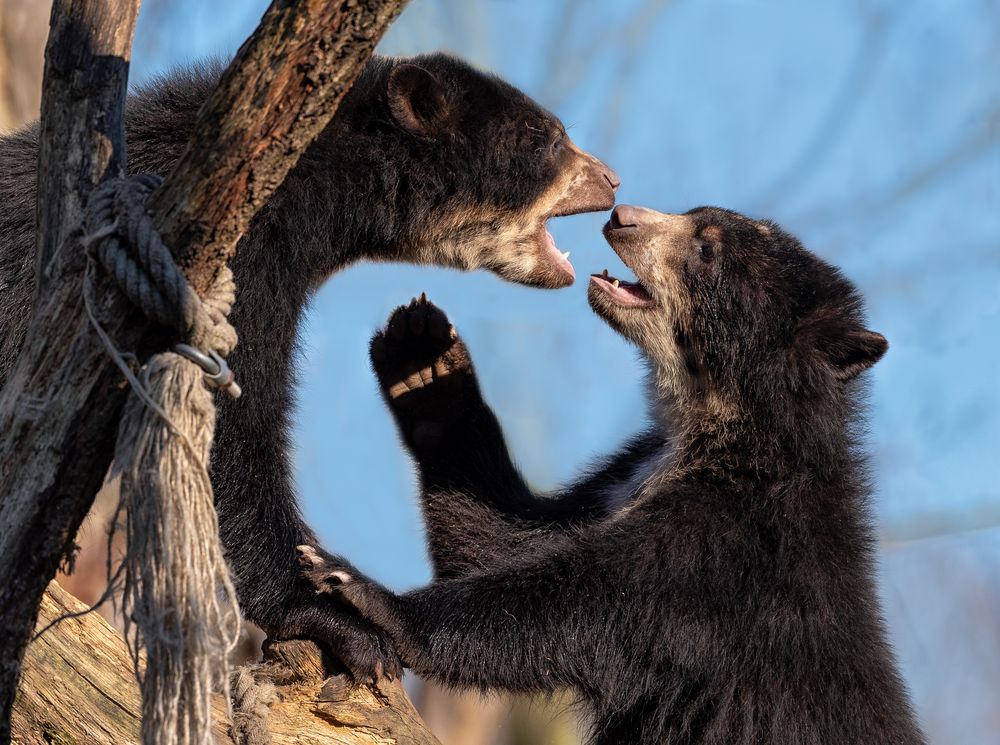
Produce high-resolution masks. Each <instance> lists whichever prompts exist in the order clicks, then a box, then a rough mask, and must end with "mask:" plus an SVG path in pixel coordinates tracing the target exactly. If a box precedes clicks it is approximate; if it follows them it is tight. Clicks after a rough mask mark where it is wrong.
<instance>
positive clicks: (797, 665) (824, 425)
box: [300, 206, 923, 745]
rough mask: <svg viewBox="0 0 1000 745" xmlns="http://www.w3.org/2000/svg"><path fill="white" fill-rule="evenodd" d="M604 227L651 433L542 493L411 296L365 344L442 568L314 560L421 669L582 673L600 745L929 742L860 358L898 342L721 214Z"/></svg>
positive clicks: (464, 358)
mask: <svg viewBox="0 0 1000 745" xmlns="http://www.w3.org/2000/svg"><path fill="white" fill-rule="evenodd" d="M605 236H606V238H607V240H608V241H609V243H610V244H611V246H612V247H613V248H614V250H615V251H616V252H617V253H618V255H619V256H620V257H621V258H622V260H623V261H624V262H625V264H626V265H628V266H629V267H630V268H631V269H632V270H633V271H634V272H635V274H636V276H637V277H638V281H637V282H627V281H623V280H618V279H615V278H614V277H611V276H609V275H608V274H607V273H606V272H605V273H604V274H601V275H594V276H593V277H592V278H591V284H590V291H589V299H590V304H591V307H592V308H593V309H594V311H595V312H596V313H597V314H598V315H599V316H601V317H602V318H603V319H604V320H606V321H607V322H608V324H610V325H611V326H612V327H613V328H614V329H616V330H617V331H618V332H619V333H621V334H622V335H623V336H625V337H626V338H627V339H629V340H631V341H632V342H634V343H635V344H636V345H637V346H638V347H639V349H640V350H641V351H642V352H643V354H644V355H645V357H646V358H647V359H648V361H649V368H650V391H651V396H652V399H653V409H654V414H655V416H654V425H653V427H652V428H651V429H650V431H649V432H647V433H644V434H642V435H640V436H638V437H637V438H636V439H635V440H633V441H632V442H631V443H629V444H628V445H627V446H626V447H625V448H624V449H623V450H622V451H621V452H620V453H618V454H617V455H614V456H613V457H612V458H611V459H610V460H609V461H608V462H607V464H606V465H605V466H604V467H603V468H601V469H598V470H597V471H595V472H594V473H592V474H591V475H589V476H586V477H585V478H583V479H582V480H581V481H580V482H578V483H577V484H575V485H574V486H571V487H570V488H569V489H567V490H565V491H563V492H561V493H559V494H556V495H553V496H549V497H540V496H537V495H535V494H533V493H532V492H531V490H530V489H529V488H528V487H527V486H526V485H525V483H524V481H523V480H522V478H521V476H520V475H519V474H518V472H517V470H516V469H515V467H514V466H513V465H512V463H511V461H510V458H509V455H508V454H507V450H506V447H505V445H504V442H503V436H502V432H501V430H500V428H499V425H498V424H497V421H496V418H495V417H494V416H493V414H492V412H491V411H490V410H489V408H488V407H487V406H486V404H485V403H484V402H483V401H482V398H481V396H480V395H479V391H478V386H477V384H476V381H475V377H474V374H473V370H472V366H471V363H470V360H469V357H468V354H467V352H466V350H465V347H464V345H463V344H462V342H461V340H460V339H459V338H458V337H457V334H455V332H454V330H453V329H451V328H450V326H449V324H448V322H447V319H446V318H445V317H444V315H443V314H442V313H441V312H440V311H438V310H437V309H436V308H434V307H433V306H431V305H429V304H427V303H426V302H423V301H420V302H414V303H413V304H411V306H410V307H409V308H404V309H400V310H399V311H397V312H396V313H395V314H394V316H393V317H392V319H391V321H390V323H389V326H388V327H387V329H386V330H385V331H384V332H383V333H382V334H380V335H378V336H377V337H376V339H375V340H374V342H373V345H372V358H373V362H374V364H375V368H376V372H377V373H378V375H379V379H380V382H381V384H382V387H383V391H384V392H385V395H386V398H387V401H388V403H389V405H390V407H391V409H392V411H393V413H394V415H395V416H396V418H397V420H398V423H399V426H400V429H401V431H402V434H403V436H404V439H405V441H406V443H407V445H408V446H409V447H410V449H411V450H412V452H413V454H414V456H415V458H416V460H417V463H418V464H419V469H420V476H421V482H422V487H423V492H424V493H423V500H424V506H425V510H426V515H427V522H428V530H429V532H430V536H431V548H432V553H433V556H434V561H435V568H436V570H437V571H438V575H439V578H438V580H437V581H436V582H435V583H434V584H432V585H430V586H429V587H426V588H424V589H420V590H416V591H413V592H409V593H406V594H403V595H395V594H393V593H391V592H389V591H387V590H386V589H384V588H382V587H380V586H379V585H377V584H376V583H374V582H372V581H370V580H368V579H366V578H364V577H362V576H360V575H359V574H358V573H356V572H355V571H354V570H353V569H352V568H350V567H346V566H332V565H329V564H328V563H327V562H326V560H324V558H322V557H320V556H319V555H317V554H316V553H315V552H313V551H312V550H311V549H310V548H309V547H301V548H300V555H301V561H302V563H303V565H304V566H305V567H306V570H305V571H306V573H307V575H308V576H309V577H310V578H311V579H312V581H313V582H314V584H316V586H317V588H318V589H320V590H322V591H326V592H331V593H335V594H337V595H339V596H340V597H342V598H343V599H345V600H346V601H347V602H349V603H351V604H352V605H354V606H355V607H356V608H358V610H359V611H360V612H361V613H362V614H363V615H365V616H366V617H368V618H370V619H371V620H372V621H374V622H375V623H377V624H379V625H380V626H382V627H383V628H384V629H385V630H386V632H387V633H388V634H389V635H390V637H391V638H392V640H393V642H394V644H395V645H396V649H397V650H398V652H399V654H400V656H401V657H402V659H403V661H404V662H405V664H406V665H408V666H409V667H411V668H413V669H414V670H415V671H416V672H418V673H419V674H421V675H425V676H430V677H433V678H435V679H437V680H439V681H442V682H444V683H445V684H450V685H456V686H475V687H479V688H483V689H502V690H507V691H515V692H539V691H542V692H544V691H550V690H553V689H556V688H573V689H575V690H576V691H577V692H578V693H579V695H580V696H581V698H582V700H583V701H584V702H585V703H586V704H587V707H588V709H589V710H590V712H591V713H592V715H593V741H594V742H597V743H607V744H608V745H610V744H611V743H651V744H652V743H658V744H660V743H668V744H675V743H677V744H679V743H704V744H709V743H711V744H715V743H719V744H721V743H727V744H731V743H755V744H758V745H760V744H764V743H787V744H792V743H795V745H820V744H821V743H824V744H825V743H838V744H844V745H862V744H865V745H870V744H871V743H893V744H895V745H917V744H918V743H922V742H923V738H922V736H921V734H920V732H919V729H918V727H917V725H916V723H915V720H914V717H913V714H912V712H911V710H910V705H909V703H908V700H907V695H906V692H905V690H904V687H903V685H902V683H901V681H900V679H899V676H898V674H897V672H896V669H895V664H894V661H893V657H892V653H891V651H890V649H889V646H888V643H887V640H886V635H885V630H884V628H883V626H882V622H881V620H880V618H879V610H878V600H877V595H876V592H875V581H874V571H873V555H872V553H873V552H872V548H873V544H874V540H873V536H872V530H871V524H870V519H869V516H868V508H867V505H868V499H869V486H868V482H867V477H866V473H865V468H864V462H863V456H862V454H861V453H860V451H859V441H858V434H857V433H858V429H859V425H860V423H861V417H860V393H861V391H860V388H861V384H860V380H859V377H858V376H859V374H860V373H862V372H863V371H864V370H866V369H867V368H869V367H870V366H871V365H873V364H874V363H875V362H877V361H878V360H879V358H881V356H882V355H883V354H884V352H885V351H886V348H887V344H886V341H885V339H884V338H883V337H882V336H880V335H879V334H876V333H874V332H872V331H869V330H867V329H866V328H865V325H864V321H863V317H862V310H861V299H860V297H859V295H858V293H857V291H856V290H855V289H854V287H853V286H852V285H851V284H850V283H849V282H848V281H847V280H846V279H845V278H844V277H843V276H842V275H841V274H840V273H839V272H838V271H837V270H836V269H835V268H833V267H832V266H830V265H828V264H827V263H825V262H823V261H822V260H820V259H819V258H817V257H816V256H814V255H813V254H811V253H809V252H808V251H807V250H805V249H804V248H803V247H802V245H801V244H800V243H799V242H798V241H797V240H796V239H795V238H793V237H792V236H790V235H789V234H787V233H786V232H784V231H783V230H781V229H780V228H779V227H778V226H776V225H774V224H773V223H770V222H757V221H754V220H751V219H748V218H746V217H743V216H741V215H738V214H736V213H733V212H730V211H727V210H721V209H716V208H700V209H697V210H692V211H691V212H689V213H687V214H684V215H665V214H660V213H657V212H653V211H651V210H646V209H641V208H635V207H624V206H619V207H618V208H616V209H615V210H614V212H613V213H612V217H611V220H610V221H609V222H608V224H607V225H606V226H605Z"/></svg>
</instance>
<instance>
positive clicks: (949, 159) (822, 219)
mask: <svg viewBox="0 0 1000 745" xmlns="http://www.w3.org/2000/svg"><path fill="white" fill-rule="evenodd" d="M998 144H1000V109H998V110H994V111H992V112H990V113H989V114H988V115H987V116H986V117H985V121H983V123H982V124H981V125H980V126H979V127H977V128H975V129H973V130H972V131H971V132H970V133H969V134H968V135H966V136H964V137H962V138H960V139H959V140H958V142H956V143H954V144H953V145H952V146H951V147H949V148H948V149H947V150H945V151H944V152H943V153H941V154H940V155H938V156H937V157H936V158H932V159H931V160H929V161H927V162H925V163H922V164H920V165H918V166H916V167H914V168H913V169H912V170H911V171H910V172H909V173H908V174H906V175H905V176H903V177H902V178H900V179H899V180H898V181H897V182H896V183H894V184H892V185H890V186H887V187H885V188H882V189H874V190H871V191H868V192H865V193H862V194H857V195H854V196H851V197H849V198H847V199H842V200H840V201H839V202H830V203H826V204H824V205H823V206H821V207H817V208H815V209H813V210H810V211H807V212H804V213H801V214H799V215H797V216H793V217H790V218H787V222H788V223H789V224H794V225H795V226H796V229H798V230H799V231H801V232H803V233H805V232H809V231H817V230H821V229H823V228H826V227H829V226H830V225H833V224H836V223H838V222H840V221H841V220H843V219H844V215H850V216H851V221H852V223H854V224H860V223H861V222H862V221H864V220H868V219H871V218H873V217H875V216H879V215H884V213H885V212H886V210H890V209H893V208H895V207H898V206H899V205H900V204H901V203H902V202H905V201H906V200H907V199H910V198H911V197H914V196H915V195H916V194H918V193H920V192H922V191H925V190H926V189H929V188H931V187H933V186H936V185H937V184H938V183H940V182H941V181H942V180H943V179H944V178H945V177H948V176H951V175H952V174H953V173H954V172H955V171H957V170H959V169H960V168H963V167H964V166H966V165H968V164H969V163H971V162H973V161H974V160H975V159H976V158H977V157H979V156H980V155H982V154H983V153H986V152H989V151H990V150H991V149H993V148H994V147H996V146H997V145H998Z"/></svg>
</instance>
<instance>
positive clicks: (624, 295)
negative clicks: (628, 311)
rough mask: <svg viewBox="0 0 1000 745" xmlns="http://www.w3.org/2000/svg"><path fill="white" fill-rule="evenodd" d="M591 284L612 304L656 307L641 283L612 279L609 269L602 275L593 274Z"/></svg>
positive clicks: (631, 306)
mask: <svg viewBox="0 0 1000 745" xmlns="http://www.w3.org/2000/svg"><path fill="white" fill-rule="evenodd" d="M590 284H592V285H594V287H596V288H597V289H599V290H601V291H602V292H603V293H604V294H605V295H607V297H608V298H609V299H610V300H611V301H612V302H614V303H616V304H617V305H621V306H623V307H626V308H651V307H653V306H654V305H656V301H655V300H653V296H652V295H650V294H649V290H647V289H646V288H645V287H643V286H642V283H641V282H638V281H636V282H626V281H625V280H622V279H618V278H616V277H612V276H611V275H610V274H608V270H607V269H605V270H604V271H603V272H602V273H601V274H591V275H590Z"/></svg>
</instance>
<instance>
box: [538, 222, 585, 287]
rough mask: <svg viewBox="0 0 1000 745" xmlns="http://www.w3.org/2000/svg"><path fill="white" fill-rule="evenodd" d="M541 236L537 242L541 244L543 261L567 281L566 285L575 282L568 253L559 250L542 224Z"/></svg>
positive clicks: (574, 271)
mask: <svg viewBox="0 0 1000 745" xmlns="http://www.w3.org/2000/svg"><path fill="white" fill-rule="evenodd" d="M542 234H543V235H542V238H541V239H540V241H539V242H540V243H541V244H542V254H543V260H544V261H547V262H548V264H549V265H550V266H551V267H552V268H553V269H554V270H555V272H556V274H558V275H561V276H563V277H564V278H565V279H566V280H567V281H566V285H571V284H573V282H574V281H575V280H576V270H574V269H573V265H572V264H571V263H570V261H569V251H560V250H559V247H558V246H557V245H556V240H555V238H553V237H552V233H550V232H549V231H548V228H546V227H545V225H544V224H542ZM561 286H562V285H561Z"/></svg>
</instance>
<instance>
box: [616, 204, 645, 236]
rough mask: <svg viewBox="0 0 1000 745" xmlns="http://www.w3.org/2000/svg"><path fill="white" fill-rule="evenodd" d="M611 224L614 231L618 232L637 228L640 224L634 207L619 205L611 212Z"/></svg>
mask: <svg viewBox="0 0 1000 745" xmlns="http://www.w3.org/2000/svg"><path fill="white" fill-rule="evenodd" d="M609 222H610V223H611V227H612V228H613V229H614V230H618V229H620V228H634V227H636V226H637V225H638V224H639V219H638V215H636V211H635V208H634V207H629V206H628V205H627V204H619V205H618V206H617V207H615V208H614V209H613V210H612V211H611V219H610V220H609Z"/></svg>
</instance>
